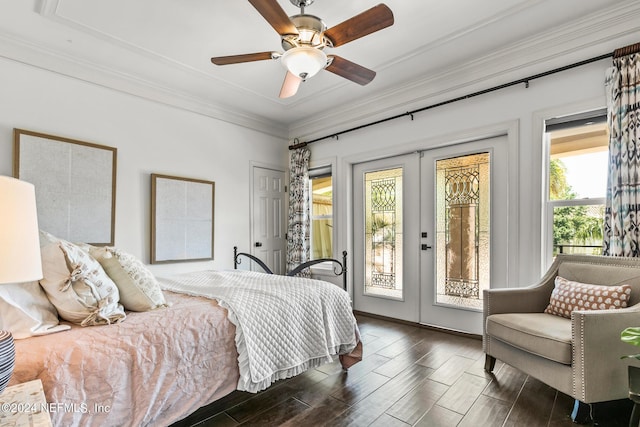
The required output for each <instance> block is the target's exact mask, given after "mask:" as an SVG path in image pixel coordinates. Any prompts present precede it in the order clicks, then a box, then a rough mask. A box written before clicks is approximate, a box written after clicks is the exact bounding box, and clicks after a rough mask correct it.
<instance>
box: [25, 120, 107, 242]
mask: <svg viewBox="0 0 640 427" xmlns="http://www.w3.org/2000/svg"><path fill="white" fill-rule="evenodd" d="M13 144H14V148H13V176H14V177H15V178H18V179H21V180H24V181H27V182H30V183H32V184H33V185H34V186H35V192H36V205H37V209H38V226H39V227H40V229H41V230H44V231H47V232H49V233H51V234H53V235H54V236H56V237H60V238H62V239H65V240H68V241H71V242H83V243H89V244H92V245H97V246H112V245H113V244H114V239H115V210H116V170H117V149H116V148H115V147H109V146H105V145H99V144H94V143H90V142H85V141H80V140H77V139H71V138H65V137H61V136H55V135H49V134H45V133H39V132H33V131H29V130H25V129H14V130H13Z"/></svg>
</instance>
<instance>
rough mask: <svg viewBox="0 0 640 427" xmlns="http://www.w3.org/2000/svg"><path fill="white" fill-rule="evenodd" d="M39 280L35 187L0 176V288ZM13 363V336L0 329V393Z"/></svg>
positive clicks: (39, 261) (9, 375) (40, 269)
mask: <svg viewBox="0 0 640 427" xmlns="http://www.w3.org/2000/svg"><path fill="white" fill-rule="evenodd" d="M41 278H42V261H41V259H40V240H39V231H38V214H37V211H36V193H35V187H34V186H33V184H29V183H28V182H25V181H20V180H19V179H15V178H10V177H8V176H0V286H2V284H3V283H21V282H29V281H32V280H39V279H41ZM14 360H15V348H14V345H13V336H12V335H11V333H10V332H8V331H1V330H0V393H2V392H3V391H4V388H5V387H6V385H7V383H8V382H9V379H10V378H11V373H12V372H13V362H14Z"/></svg>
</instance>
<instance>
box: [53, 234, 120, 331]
mask: <svg viewBox="0 0 640 427" xmlns="http://www.w3.org/2000/svg"><path fill="white" fill-rule="evenodd" d="M41 253H42V270H43V275H44V277H43V279H42V280H41V281H40V284H41V285H42V287H43V288H44V290H45V292H46V293H47V296H48V297H49V300H50V301H51V303H52V304H53V305H54V306H55V307H56V309H57V310H58V314H59V315H60V317H61V318H63V319H65V320H68V321H69V322H72V323H77V324H80V325H81V326H91V325H104V324H110V323H117V322H120V321H122V320H123V319H124V318H125V313H124V309H123V307H122V305H120V304H119V303H118V301H119V297H120V295H119V293H118V288H117V287H116V285H115V284H114V283H113V281H112V280H111V279H110V278H109V276H107V274H106V273H105V272H104V270H103V269H102V267H101V266H100V264H99V263H98V261H96V260H95V259H93V258H92V257H91V256H90V255H89V254H87V253H86V252H84V251H82V250H81V249H80V248H78V247H77V246H75V245H73V244H72V243H69V242H67V241H64V240H61V241H59V242H58V243H51V244H48V245H46V246H45V247H43V248H42V249H41Z"/></svg>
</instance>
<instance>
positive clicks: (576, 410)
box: [571, 399, 591, 424]
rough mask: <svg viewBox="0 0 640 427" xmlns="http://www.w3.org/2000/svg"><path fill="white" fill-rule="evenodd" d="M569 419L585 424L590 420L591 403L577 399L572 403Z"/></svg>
mask: <svg viewBox="0 0 640 427" xmlns="http://www.w3.org/2000/svg"><path fill="white" fill-rule="evenodd" d="M571 419H572V420H573V422H574V423H576V424H586V423H588V422H589V421H591V405H590V404H588V403H583V402H580V401H579V400H578V399H576V400H575V402H574V403H573V411H571Z"/></svg>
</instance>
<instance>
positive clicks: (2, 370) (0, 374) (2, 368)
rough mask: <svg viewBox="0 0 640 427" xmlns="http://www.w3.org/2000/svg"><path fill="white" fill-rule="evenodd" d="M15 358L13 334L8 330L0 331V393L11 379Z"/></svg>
mask: <svg viewBox="0 0 640 427" xmlns="http://www.w3.org/2000/svg"><path fill="white" fill-rule="evenodd" d="M15 360H16V349H15V346H14V345H13V335H11V332H8V331H0V393H2V392H3V391H4V389H5V387H6V386H7V384H8V383H9V380H10V379H11V374H12V373H13V364H14V362H15Z"/></svg>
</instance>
